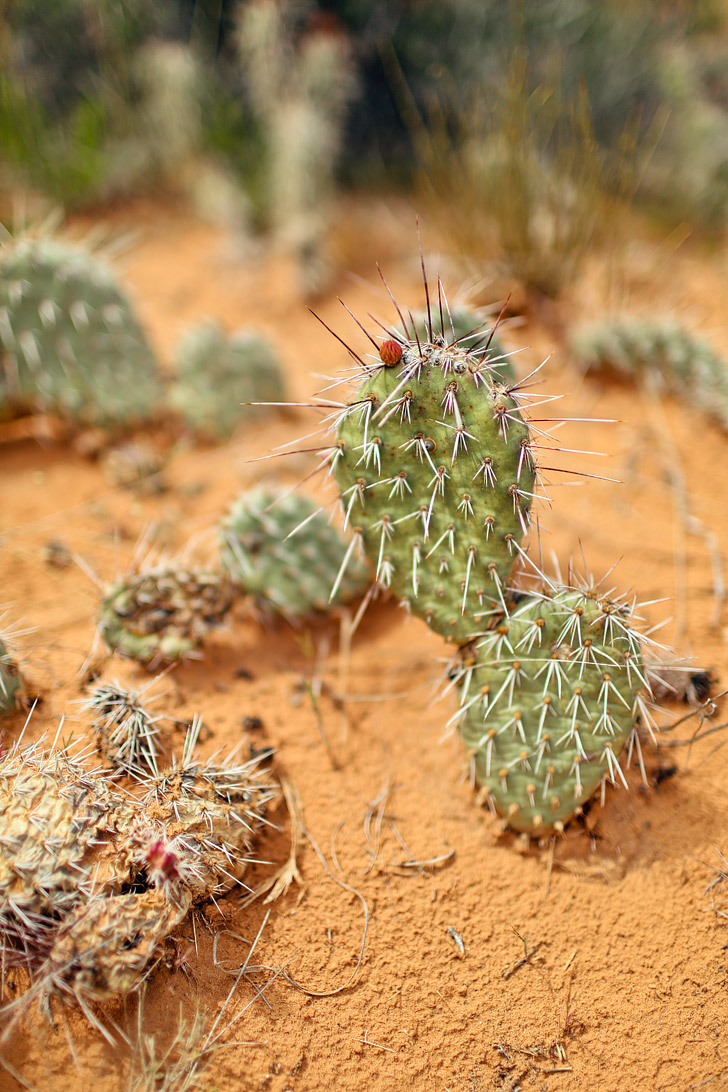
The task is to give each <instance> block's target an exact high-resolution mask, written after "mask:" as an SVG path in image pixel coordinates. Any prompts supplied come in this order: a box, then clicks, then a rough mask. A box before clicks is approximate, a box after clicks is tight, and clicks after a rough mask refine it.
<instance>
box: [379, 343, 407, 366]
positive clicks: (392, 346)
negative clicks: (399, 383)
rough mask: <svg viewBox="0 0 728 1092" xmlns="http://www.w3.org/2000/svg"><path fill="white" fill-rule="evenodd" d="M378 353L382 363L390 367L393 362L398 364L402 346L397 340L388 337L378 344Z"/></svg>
mask: <svg viewBox="0 0 728 1092" xmlns="http://www.w3.org/2000/svg"><path fill="white" fill-rule="evenodd" d="M379 355H380V357H381V359H382V363H383V364H386V365H387V367H388V368H392V367H393V366H394V365H395V364H399V362H400V360H401V359H402V346H401V345H400V343H399V342H398V341H394V340H393V339H392V338H390V340H389V341H383V342H382V344H381V345H380V346H379Z"/></svg>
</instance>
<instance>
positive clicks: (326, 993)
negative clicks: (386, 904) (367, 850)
mask: <svg viewBox="0 0 728 1092" xmlns="http://www.w3.org/2000/svg"><path fill="white" fill-rule="evenodd" d="M297 822H298V825H299V827H300V829H301V833H302V834H303V836H304V837H305V838H307V839H308V841H309V842H310V843H311V845H312V846H313V849H314V852H315V853H316V856H317V857H318V859H319V860H320V862H321V864H322V865H323V868H324V871H325V872H326V875H327V876H329V877H330V878H331V879H332V880H333V881H334V883H335V884H338V885H339V887H342V888H343V889H344V891H348V892H349V893H350V894H352V895H355V896H356V898H357V899H359V902H360V903H361V904H362V908H363V910H364V932H363V934H362V939H361V948H360V949H359V957H358V959H357V961H356V965H355V967H354V970H353V971H352V972H351V974H350V975H349V977H348V978H347V980H346V982H344V983H343V984H342V985H341V986H337V987H336V988H335V989H333V990H310V989H308V987H307V986H302V985H301V983H300V982H296V980H295V978H293V977H292V976H291V975H290V974H289V973H288V972H287V971H285V970H284V971H283V977H284V978H285V980H286V982H288V984H289V985H290V986H293V987H294V989H296V990H299V991H300V992H301V993H305V994H306V995H307V996H308V997H335V996H336V994H339V993H343V992H344V990H347V989H348V988H349V987H350V986H351V985H352V983H353V982H354V980H355V979H356V977H357V975H358V974H359V970H360V968H361V965H362V962H363V959H364V949H365V947H366V942H367V933H368V931H369V904H368V903H367V901H366V899H365V898H364V896H363V895H362V894H361V892H360V891H357V890H356V888H355V887H352V886H351V884H348V883H347V882H346V880H340V879H339V878H338V877H337V876H335V875H334V873H333V872H332V871H331V869H330V868H329V866H328V864H327V862H326V858H325V857H324V855H323V853H322V852H321V850H320V849H319V846H318V843H317V842H316V840H315V838H314V837H313V835H312V834H311V832H310V831H308V830H307V829H306V827H305V826H304V825H303V822H302V819H301V817H300V815H299V816H297Z"/></svg>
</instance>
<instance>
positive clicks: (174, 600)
mask: <svg viewBox="0 0 728 1092" xmlns="http://www.w3.org/2000/svg"><path fill="white" fill-rule="evenodd" d="M232 602H233V589H232V586H231V584H230V582H229V581H228V580H227V578H226V577H224V576H221V575H220V574H219V573H215V572H205V571H202V570H192V569H182V568H178V567H175V566H160V567H157V568H152V569H147V570H145V571H143V572H140V573H137V574H133V575H131V576H129V577H128V578H124V579H122V580H119V581H117V582H116V583H115V584H113V585H112V586H111V587H110V588H109V589H108V590H107V591H106V593H105V594H104V596H103V599H102V601H101V608H100V610H99V614H98V619H97V621H98V627H99V631H100V633H101V635H102V637H103V638H104V640H105V641H106V643H107V645H108V646H109V648H110V649H111V650H112V651H114V652H118V653H119V655H121V656H127V657H129V658H130V659H132V660H138V661H139V662H140V663H142V664H145V665H147V666H151V665H159V664H163V663H172V662H173V661H175V660H179V659H181V658H182V657H184V656H189V655H190V654H191V653H193V652H194V651H195V650H196V649H197V648H199V646H200V645H201V644H202V642H203V641H204V639H205V637H206V636H207V634H208V633H209V631H210V629H212V628H213V627H214V626H218V625H220V624H221V623H222V622H223V621H224V620H225V617H226V615H227V613H228V611H229V610H230V607H231V606H232Z"/></svg>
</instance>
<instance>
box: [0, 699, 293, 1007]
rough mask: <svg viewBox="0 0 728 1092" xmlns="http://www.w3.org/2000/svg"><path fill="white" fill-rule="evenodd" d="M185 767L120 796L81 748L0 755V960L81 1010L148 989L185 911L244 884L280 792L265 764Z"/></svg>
mask: <svg viewBox="0 0 728 1092" xmlns="http://www.w3.org/2000/svg"><path fill="white" fill-rule="evenodd" d="M199 723H200V722H199V721H197V720H196V721H195V722H194V724H193V726H192V727H191V729H190V731H189V733H188V736H187V740H186V742H185V748H184V754H183V756H182V761H181V762H180V763H179V764H175V765H173V766H171V767H169V768H167V769H165V770H163V771H162V772H161V773H159V774H158V775H156V776H155V777H154V778H153V779H152V780H150V781H148V782H147V783H146V787H145V790H144V793H143V795H142V797H141V798H138V799H137V798H133V797H130V796H129V795H127V794H122V793H121V792H120V791H119V789H118V788H116V787H115V786H114V784H113V783H112V782H111V781H110V780H109V779H108V778H107V777H106V776H105V775H104V774H103V772H102V771H99V770H96V771H92V770H89V769H87V768H86V766H85V765H84V763H83V761H82V759H83V757H84V756H78V757H77V758H74V757H72V756H71V755H70V754H69V753H68V752H67V751H56V752H46V751H44V750H42V748H41V746H40V745H38V744H34V745H32V746H30V747H23V748H21V747H19V746H16V747H15V748H13V749H11V750H10V751H9V752H8V753H7V754H5V755H3V756H2V757H1V758H0V965H1V966H2V975H3V976H4V975H5V973H6V971H7V970H9V969H10V968H12V967H14V966H21V967H22V968H23V969H24V971H25V972H26V973H27V974H29V975H30V978H31V982H32V983H33V986H32V988H31V991H30V994H29V995H28V996H29V998H30V999H32V997H33V996H34V995H35V996H38V997H40V998H43V999H46V1000H47V999H49V998H50V997H52V996H58V997H60V998H63V999H74V1000H76V1001H78V1002H80V1003H81V1004H82V1005H84V1006H85V1003H86V1002H87V1001H99V1000H104V999H106V998H108V997H109V996H110V995H113V994H118V993H127V992H130V991H132V990H135V989H137V988H138V987H139V985H141V983H142V981H143V979H144V975H145V973H146V972H148V969H149V967H150V964H151V963H152V961H153V960H154V959H155V958H156V957H157V956H158V954H159V951H160V947H161V944H162V942H163V941H164V939H165V937H166V936H168V935H169V934H170V933H171V931H172V930H173V929H174V928H175V927H176V926H177V925H179V923H180V922H181V921H182V920H183V918H184V917H185V915H186V914H187V912H188V910H189V909H190V908H191V907H192V906H195V905H197V904H199V903H202V902H204V901H206V900H208V899H210V898H215V897H216V896H218V895H220V894H222V893H224V892H225V891H227V890H229V889H230V888H231V887H234V886H235V885H237V884H239V883H241V882H242V877H243V875H244V874H245V870H246V868H247V865H248V860H249V851H250V849H251V846H252V842H253V838H254V836H255V833H256V831H257V829H258V827H259V826H260V823H261V821H262V819H263V815H264V812H265V808H266V805H267V803H268V802H269V800H270V799H271V796H272V792H271V790H270V788H269V787H268V786H267V785H266V784H265V783H264V782H263V780H262V778H261V772H260V769H259V768H258V765H259V764H258V763H257V762H256V761H252V762H248V763H244V764H235V763H234V762H232V761H231V762H228V763H222V764H218V765H214V764H212V763H203V762H201V761H199V760H198V759H196V758H195V756H194V749H195V745H196V742H197V735H198V732H199Z"/></svg>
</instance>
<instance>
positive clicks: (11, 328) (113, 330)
mask: <svg viewBox="0 0 728 1092" xmlns="http://www.w3.org/2000/svg"><path fill="white" fill-rule="evenodd" d="M160 398H161V384H160V378H159V373H158V370H157V365H156V360H155V357H154V354H153V352H152V349H151V347H150V345H149V342H148V340H147V338H146V335H145V333H144V331H143V329H142V327H141V325H140V324H139V321H138V320H137V318H136V315H135V314H134V311H133V308H132V306H131V303H130V301H129V299H128V298H127V297H126V295H125V294H124V293H123V292H122V290H121V289H120V287H119V286H118V284H117V283H116V280H115V278H114V277H113V275H112V273H111V272H110V270H109V269H108V268H107V267H106V265H105V264H104V263H103V262H102V261H100V260H99V259H98V258H97V257H95V256H94V255H92V254H91V253H90V252H89V251H88V250H87V249H85V248H83V247H79V246H72V245H70V244H68V243H65V242H61V241H60V240H57V239H53V238H33V237H31V236H25V237H24V236H21V237H18V238H17V239H14V238H9V239H8V240H6V241H5V242H3V244H2V246H1V247H0V415H6V416H9V415H17V414H19V413H24V412H32V411H33V410H41V411H44V412H49V413H53V414H57V415H59V416H61V417H67V418H69V419H71V420H72V421H76V422H79V423H82V424H87V425H101V426H127V425H133V424H139V423H140V422H144V421H147V420H149V419H150V418H151V417H152V416H153V415H154V414H155V413H156V412H157V410H158V407H159V403H160Z"/></svg>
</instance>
